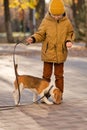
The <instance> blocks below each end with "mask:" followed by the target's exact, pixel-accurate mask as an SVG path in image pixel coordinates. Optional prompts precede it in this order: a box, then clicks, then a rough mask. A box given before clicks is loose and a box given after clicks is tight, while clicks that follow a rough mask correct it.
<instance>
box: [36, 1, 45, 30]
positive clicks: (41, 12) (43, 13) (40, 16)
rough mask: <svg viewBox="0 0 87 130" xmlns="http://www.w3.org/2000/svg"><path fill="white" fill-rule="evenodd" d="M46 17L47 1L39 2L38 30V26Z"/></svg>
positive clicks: (37, 11) (37, 12)
mask: <svg viewBox="0 0 87 130" xmlns="http://www.w3.org/2000/svg"><path fill="white" fill-rule="evenodd" d="M42 5H43V6H42ZM44 15H45V0H38V4H37V6H36V28H38V26H39V25H40V23H41V20H42V19H43V17H44Z"/></svg>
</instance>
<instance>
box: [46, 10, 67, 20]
mask: <svg viewBox="0 0 87 130" xmlns="http://www.w3.org/2000/svg"><path fill="white" fill-rule="evenodd" d="M45 18H46V19H47V20H51V21H54V20H55V19H54V18H53V17H52V16H51V14H50V13H49V12H47V14H46V15H45ZM66 19H67V16H66V13H64V14H63V17H62V18H61V19H59V20H55V21H59V22H61V21H64V20H66Z"/></svg>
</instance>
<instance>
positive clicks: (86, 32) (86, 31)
mask: <svg viewBox="0 0 87 130" xmlns="http://www.w3.org/2000/svg"><path fill="white" fill-rule="evenodd" d="M85 6H86V22H85V26H86V29H87V0H85ZM86 29H85V34H86V47H87V30H86Z"/></svg>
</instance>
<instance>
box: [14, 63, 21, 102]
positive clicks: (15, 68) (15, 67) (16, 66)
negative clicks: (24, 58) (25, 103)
mask: <svg viewBox="0 0 87 130" xmlns="http://www.w3.org/2000/svg"><path fill="white" fill-rule="evenodd" d="M17 68H18V64H14V70H15V76H16V82H15V83H14V84H17V85H16V87H17V88H18V94H19V99H18V103H17V104H19V103H20V98H21V97H20V87H19V81H18V72H17Z"/></svg>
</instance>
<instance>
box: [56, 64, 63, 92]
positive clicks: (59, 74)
mask: <svg viewBox="0 0 87 130" xmlns="http://www.w3.org/2000/svg"><path fill="white" fill-rule="evenodd" d="M63 68H64V63H60V64H57V63H55V64H54V75H55V85H56V87H57V88H59V89H60V91H61V92H62V93H63V91H64V77H63V73H64V70H63Z"/></svg>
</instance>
